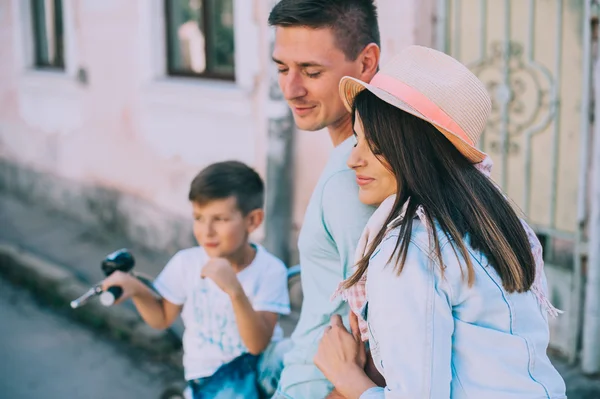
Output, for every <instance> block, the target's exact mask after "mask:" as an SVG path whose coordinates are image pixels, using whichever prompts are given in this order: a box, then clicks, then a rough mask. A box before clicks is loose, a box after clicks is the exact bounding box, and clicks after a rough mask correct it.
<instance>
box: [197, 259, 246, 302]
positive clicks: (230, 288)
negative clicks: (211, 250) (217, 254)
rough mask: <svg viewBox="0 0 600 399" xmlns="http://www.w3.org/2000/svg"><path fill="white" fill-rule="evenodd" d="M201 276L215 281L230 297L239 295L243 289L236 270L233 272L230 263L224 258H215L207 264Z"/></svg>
mask: <svg viewBox="0 0 600 399" xmlns="http://www.w3.org/2000/svg"><path fill="white" fill-rule="evenodd" d="M200 276H201V277H203V278H205V277H208V278H209V279H211V280H212V281H214V282H215V284H217V286H219V288H220V289H222V290H223V292H225V293H226V294H227V295H229V296H232V295H234V294H236V293H238V292H239V290H241V288H242V286H241V285H240V282H239V280H238V279H237V276H236V274H235V270H233V267H231V264H230V263H229V261H227V260H226V259H223V258H213V259H210V260H209V261H208V262H206V264H205V265H204V267H203V268H202V272H200Z"/></svg>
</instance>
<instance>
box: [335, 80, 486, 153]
mask: <svg viewBox="0 0 600 399" xmlns="http://www.w3.org/2000/svg"><path fill="white" fill-rule="evenodd" d="M363 90H369V91H370V92H371V93H373V94H374V95H375V96H377V97H378V98H379V99H381V100H383V101H385V102H386V103H388V104H390V105H393V106H394V107H396V108H399V109H401V110H402V111H404V112H407V113H409V114H411V115H414V116H416V117H417V118H419V119H422V120H424V121H426V122H428V123H430V124H431V125H433V126H434V127H435V128H436V129H437V130H439V131H440V133H442V134H443V135H444V136H445V137H446V138H447V139H448V140H449V141H450V142H451V143H452V144H453V145H454V146H455V147H456V148H457V149H458V151H460V153H461V154H463V155H464V156H465V158H467V159H468V160H469V161H471V162H472V163H479V162H482V161H483V160H484V159H485V158H486V157H487V155H486V154H485V153H484V152H482V151H480V150H479V149H477V148H476V147H474V146H472V145H471V144H469V143H467V142H466V141H464V140H463V139H462V138H461V137H460V136H459V135H457V134H456V133H454V132H452V131H450V130H448V129H446V128H444V127H442V126H439V125H438V124H436V123H435V122H433V121H432V120H430V119H429V118H427V117H426V116H425V115H423V114H422V113H420V112H419V111H417V110H416V109H414V108H413V107H412V106H411V105H410V104H408V103H406V102H404V101H402V100H400V99H399V98H398V97H396V96H394V95H392V94H390V93H388V92H387V91H385V90H383V89H380V88H379V87H375V86H373V85H370V84H368V83H365V82H363V81H361V80H358V79H356V78H353V77H350V76H344V77H343V78H342V80H341V81H340V85H339V92H340V96H341V98H342V102H343V103H344V106H345V107H346V109H347V110H348V112H352V109H353V104H354V99H355V98H356V96H357V95H358V93H360V92H361V91H363Z"/></svg>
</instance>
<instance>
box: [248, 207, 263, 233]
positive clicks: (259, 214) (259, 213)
mask: <svg viewBox="0 0 600 399" xmlns="http://www.w3.org/2000/svg"><path fill="white" fill-rule="evenodd" d="M264 220H265V211H264V210H262V209H255V210H253V211H251V212H250V213H248V214H247V215H246V229H247V230H248V233H252V232H253V231H254V230H256V229H257V228H258V227H259V226H260V225H261V224H262V222H263V221H264Z"/></svg>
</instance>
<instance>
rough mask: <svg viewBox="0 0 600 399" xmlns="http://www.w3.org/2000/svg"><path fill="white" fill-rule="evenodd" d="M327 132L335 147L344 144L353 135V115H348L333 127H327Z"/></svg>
mask: <svg viewBox="0 0 600 399" xmlns="http://www.w3.org/2000/svg"><path fill="white" fill-rule="evenodd" d="M327 130H328V131H329V137H330V138H331V142H332V143H333V146H334V147H337V146H338V145H340V144H342V143H343V142H344V141H345V140H346V139H347V138H348V137H350V136H352V133H353V130H352V118H351V115H350V114H347V115H346V116H344V117H343V118H341V119H340V120H338V121H337V122H335V123H334V124H333V125H330V126H327Z"/></svg>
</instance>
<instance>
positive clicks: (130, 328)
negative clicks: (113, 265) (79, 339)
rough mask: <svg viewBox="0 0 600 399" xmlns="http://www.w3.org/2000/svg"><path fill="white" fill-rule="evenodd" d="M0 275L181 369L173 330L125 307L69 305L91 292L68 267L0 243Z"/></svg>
mask: <svg viewBox="0 0 600 399" xmlns="http://www.w3.org/2000/svg"><path fill="white" fill-rule="evenodd" d="M0 275H1V276H3V277H4V278H6V279H7V280H8V281H11V282H12V283H15V284H17V285H21V286H24V287H26V288H27V289H29V290H30V291H32V292H33V293H34V294H35V296H36V297H37V298H38V299H40V300H42V301H43V302H45V303H47V304H49V305H51V306H52V307H54V308H58V309H60V310H65V313H66V314H67V315H68V316H70V317H72V318H74V319H75V320H78V321H80V322H82V323H83V324H86V325H88V326H90V327H92V328H95V329H97V330H102V331H105V332H108V333H109V335H110V336H112V337H114V338H117V339H120V340H122V341H125V342H127V343H129V344H131V345H132V346H135V347H137V348H140V349H143V350H144V351H146V352H148V353H149V354H151V355H153V356H156V357H160V358H161V359H164V360H166V361H168V362H169V363H171V364H173V365H174V366H177V367H180V368H181V367H182V366H181V356H182V352H181V340H180V338H179V337H178V336H176V334H175V333H173V332H172V331H171V330H165V331H158V330H155V329H153V328H151V327H149V326H148V325H146V323H144V321H143V320H142V319H141V318H140V317H139V315H138V314H137V313H136V312H135V310H133V309H131V308H128V307H126V306H114V307H104V306H102V305H101V304H100V303H99V302H98V301H97V300H94V299H92V300H90V301H89V302H88V303H87V304H86V305H85V306H83V307H81V308H79V309H71V307H70V302H71V301H72V300H73V299H75V298H77V297H79V296H80V295H81V294H83V293H84V292H86V291H87V290H88V289H89V286H87V285H85V284H83V283H82V282H81V281H80V280H79V279H77V278H76V276H75V275H74V274H72V273H71V272H70V271H69V270H68V269H67V268H66V267H64V266H61V265H58V264H55V263H52V262H50V261H48V260H46V259H42V258H40V257H39V256H37V255H35V254H33V253H30V252H28V251H26V250H23V249H22V248H20V247H18V246H15V245H13V244H10V243H6V242H0Z"/></svg>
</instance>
